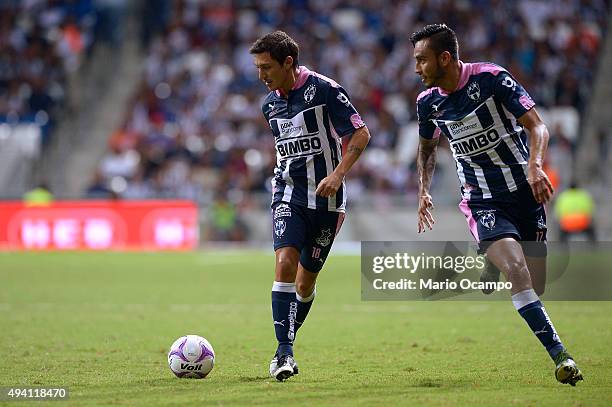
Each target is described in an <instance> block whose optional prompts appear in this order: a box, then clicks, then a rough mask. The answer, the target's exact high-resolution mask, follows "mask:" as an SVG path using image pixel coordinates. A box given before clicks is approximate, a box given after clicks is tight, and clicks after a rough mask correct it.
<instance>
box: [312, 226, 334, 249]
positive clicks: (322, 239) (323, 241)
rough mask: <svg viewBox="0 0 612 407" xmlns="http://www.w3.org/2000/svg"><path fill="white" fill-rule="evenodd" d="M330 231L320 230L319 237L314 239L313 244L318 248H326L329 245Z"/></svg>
mask: <svg viewBox="0 0 612 407" xmlns="http://www.w3.org/2000/svg"><path fill="white" fill-rule="evenodd" d="M330 237H331V229H323V230H321V236H319V237H318V238H316V240H315V243H316V244H318V245H319V246H322V247H326V246H329V244H330V243H331V239H330Z"/></svg>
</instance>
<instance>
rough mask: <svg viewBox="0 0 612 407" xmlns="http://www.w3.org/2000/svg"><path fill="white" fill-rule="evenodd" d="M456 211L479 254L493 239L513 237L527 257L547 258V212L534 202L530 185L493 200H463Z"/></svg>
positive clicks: (485, 249) (483, 251) (542, 206)
mask: <svg viewBox="0 0 612 407" xmlns="http://www.w3.org/2000/svg"><path fill="white" fill-rule="evenodd" d="M459 209H461V212H463V214H464V215H465V218H466V220H467V222H468V226H469V228H470V232H471V233H472V236H474V239H476V241H477V242H478V245H479V252H480V253H486V251H487V248H488V247H489V245H490V244H491V243H492V242H494V241H496V240H499V239H501V238H504V237H513V238H515V239H516V240H517V241H519V242H521V246H523V252H524V253H525V255H526V256H531V257H544V256H546V254H547V252H546V211H545V209H544V205H542V204H539V203H538V202H537V201H536V200H535V198H534V196H533V192H532V191H531V187H530V186H529V184H525V185H523V186H521V187H519V188H518V189H517V190H516V191H514V192H509V193H508V194H504V195H503V196H501V197H496V198H493V199H480V200H465V199H464V200H462V201H461V203H460V204H459Z"/></svg>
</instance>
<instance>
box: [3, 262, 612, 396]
mask: <svg viewBox="0 0 612 407" xmlns="http://www.w3.org/2000/svg"><path fill="white" fill-rule="evenodd" d="M273 263H274V260H273V255H272V252H271V251H270V252H269V253H261V252H246V251H244V252H242V251H236V252H217V253H216V252H197V253H187V254H168V253H148V254H137V253H29V254H28V253H0V348H1V349H2V357H1V359H0V386H67V387H68V388H69V389H70V398H69V399H68V400H67V401H59V402H56V403H57V404H53V405H58V406H59V405H62V406H63V405H78V406H82V405H105V406H108V405H125V406H133V405H145V406H154V405H202V404H206V405H222V406H225V405H227V406H232V405H282V406H293V405H302V406H315V405H316V406H318V405H333V406H352V407H353V406H373V405H383V406H394V405H419V406H420V405H427V406H454V405H457V406H492V405H496V406H497V405H510V406H595V405H600V406H609V405H612V374H611V373H610V366H612V352H610V347H611V344H612V332H611V326H612V323H611V322H612V316H611V315H612V302H547V303H546V306H547V309H548V312H549V314H550V315H551V318H552V320H553V322H554V323H555V325H556V328H557V331H558V332H559V334H560V336H561V339H562V340H563V341H564V342H565V344H566V345H567V346H568V348H569V350H570V351H571V352H572V353H573V354H574V356H575V357H576V360H577V361H578V363H579V365H580V367H581V369H582V371H583V373H584V376H585V381H584V382H581V383H579V384H578V386H577V387H575V388H571V387H569V386H564V385H561V384H558V383H557V382H556V381H555V379H554V375H553V364H552V362H551V361H550V360H549V358H548V356H547V354H546V352H545V351H544V349H543V348H542V347H541V346H540V344H539V342H538V341H537V339H536V338H535V337H534V336H533V334H532V333H531V332H530V331H529V329H528V327H527V326H526V324H525V323H524V321H523V320H522V319H521V318H520V317H519V316H518V314H517V313H516V311H515V310H514V308H513V307H512V305H511V303H510V301H507V302H499V301H498V302H484V301H483V302H470V301H445V302H362V301H361V300H360V286H359V285H360V272H359V258H358V257H357V256H339V255H333V254H332V256H330V259H329V260H328V263H327V265H326V268H325V269H324V271H323V272H322V275H321V278H320V280H319V285H318V295H317V298H316V301H315V304H314V306H313V309H312V310H311V313H310V316H309V318H308V320H307V321H306V323H305V324H304V327H303V328H302V329H301V330H300V332H299V335H298V338H297V342H296V348H295V351H296V359H297V361H298V363H299V365H300V374H299V375H298V376H296V377H294V378H292V379H291V380H289V381H288V382H285V383H278V382H276V381H275V380H274V379H272V378H269V377H268V363H269V360H270V358H271V357H272V355H273V353H274V349H275V338H274V333H273V327H272V323H271V322H272V321H271V315H270V288H271V285H272V280H273V272H272V267H273ZM188 333H194V334H199V335H202V336H205V337H206V338H208V339H209V340H210V341H211V343H212V344H213V346H214V348H215V351H216V354H217V360H216V366H215V368H214V370H213V371H212V373H211V375H210V376H209V377H208V378H207V379H205V380H184V379H178V378H176V377H174V376H173V375H172V373H171V372H170V370H169V369H168V366H167V362H166V353H167V351H168V347H169V346H170V344H171V343H172V342H173V341H174V340H175V339H176V338H177V337H179V336H182V335H184V334H188ZM0 404H1V402H0ZM5 404H6V405H17V404H13V403H12V402H10V403H9V402H6V403H5ZM27 404H32V405H41V404H40V402H32V403H18V405H27ZM43 404H46V403H43Z"/></svg>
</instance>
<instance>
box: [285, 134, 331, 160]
mask: <svg viewBox="0 0 612 407" xmlns="http://www.w3.org/2000/svg"><path fill="white" fill-rule="evenodd" d="M276 151H278V154H280V156H281V158H289V157H298V156H303V155H311V154H316V153H319V152H321V140H320V139H319V137H317V136H312V137H307V138H299V139H296V140H289V141H284V142H279V143H278V144H276Z"/></svg>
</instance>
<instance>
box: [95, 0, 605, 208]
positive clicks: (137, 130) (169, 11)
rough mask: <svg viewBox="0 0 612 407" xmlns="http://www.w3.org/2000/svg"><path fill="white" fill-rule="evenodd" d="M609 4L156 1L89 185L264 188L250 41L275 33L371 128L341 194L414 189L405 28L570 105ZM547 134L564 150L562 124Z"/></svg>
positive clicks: (145, 190) (548, 103) (268, 143)
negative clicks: (441, 34) (136, 73)
mask: <svg viewBox="0 0 612 407" xmlns="http://www.w3.org/2000/svg"><path fill="white" fill-rule="evenodd" d="M147 3H148V2H147ZM153 3H154V4H153ZM608 7H609V3H608V1H604V0H559V1H554V2H549V1H540V0H521V1H516V2H505V1H501V0H491V1H489V0H487V1H484V0H471V1H467V0H464V1H452V0H430V1H389V2H385V3H384V7H381V3H380V2H378V1H374V0H372V1H367V0H365V1H339V0H301V1H299V0H296V1H283V0H264V1H257V2H255V1H246V0H245V1H221V2H219V1H206V0H202V1H195V0H194V1H187V0H185V1H167V0H154V1H152V3H151V4H149V5H148V6H146V7H145V8H144V9H143V11H142V15H141V18H142V21H143V24H142V27H143V30H142V32H141V34H142V35H141V42H142V45H143V47H144V49H145V52H146V58H145V59H144V61H143V67H142V69H143V74H142V83H140V85H139V86H138V91H137V92H136V94H135V95H134V97H133V99H132V101H131V103H130V105H129V106H127V107H126V112H127V113H126V116H125V120H124V121H123V125H122V126H121V127H120V128H119V129H117V131H116V132H115V133H114V134H113V135H112V136H111V137H110V139H109V150H108V153H107V154H106V155H105V157H104V158H103V159H102V160H101V162H100V164H99V167H98V172H97V173H96V176H95V181H94V182H93V184H92V185H91V187H90V189H89V191H88V194H89V196H104V195H105V194H112V195H114V196H117V195H118V196H120V197H123V198H128V199H130V198H151V197H158V198H159V197H161V198H171V197H172V198H175V197H176V198H187V199H194V200H197V201H199V202H200V203H202V204H212V203H213V202H216V199H217V198H216V197H218V196H220V195H222V196H223V197H224V198H223V203H224V204H225V203H226V202H230V203H232V204H233V205H248V204H249V197H251V196H252V194H251V193H252V192H258V191H262V192H264V191H269V189H270V177H271V175H272V169H273V166H274V161H275V152H274V144H273V140H272V137H271V133H270V131H269V128H268V125H267V123H266V122H265V121H264V120H263V118H262V115H261V107H260V103H261V100H262V97H263V96H264V95H265V93H266V92H267V91H266V88H265V87H264V85H263V84H261V83H259V82H258V80H257V73H256V71H255V69H254V66H253V63H252V57H251V55H250V54H249V52H248V49H249V47H250V45H251V44H252V43H253V41H255V39H256V38H257V37H259V36H260V35H262V34H264V33H267V32H270V31H273V30H275V29H282V30H285V31H287V32H288V33H289V34H290V35H291V36H293V37H294V38H295V39H296V40H297V42H298V43H299V44H300V61H299V62H300V63H301V64H304V65H307V66H309V67H310V68H311V69H314V70H317V71H319V72H321V73H323V74H325V75H326V76H330V77H332V78H334V79H336V80H337V81H338V82H340V83H341V84H342V86H343V87H344V88H345V89H347V91H348V92H349V94H350V96H351V98H352V101H353V103H354V105H355V106H356V107H357V109H358V110H359V111H360V112H361V115H362V117H363V118H364V120H365V122H366V123H367V125H368V127H369V128H370V132H371V134H372V136H373V137H372V140H371V144H370V146H369V148H368V150H367V151H366V154H365V157H364V159H363V160H361V161H360V162H359V163H358V164H357V165H356V166H355V167H354V170H353V171H352V173H351V174H350V180H349V189H350V191H351V194H352V195H351V196H353V197H357V196H359V195H360V194H359V191H362V190H367V191H370V192H373V193H378V192H387V191H390V192H394V191H395V192H406V191H407V190H411V189H413V188H415V186H416V177H415V171H414V170H415V168H414V163H413V159H414V157H401V156H400V155H401V154H396V153H397V151H398V143H399V140H400V138H401V137H402V134H404V133H405V129H406V128H407V126H409V124H410V123H411V122H413V121H414V120H415V111H414V101H415V99H416V96H417V95H418V93H419V92H420V91H421V90H423V88H422V84H421V83H420V81H419V80H418V77H417V76H416V75H415V74H414V63H413V58H412V51H413V47H412V45H411V44H410V42H409V40H408V38H409V36H410V34H411V33H412V32H413V31H415V30H417V29H419V28H420V27H422V26H423V25H425V24H427V23H431V22H446V23H447V24H449V25H450V26H451V27H453V28H454V29H455V30H456V32H457V34H458V36H459V40H460V58H461V59H462V60H465V61H476V60H479V61H493V62H495V63H497V64H500V65H502V66H505V67H506V68H508V69H509V70H510V71H511V72H512V74H513V75H514V76H515V77H516V78H517V79H518V80H519V81H520V82H521V83H522V84H523V85H524V86H525V87H526V88H527V90H528V91H529V92H530V93H531V95H532V96H533V98H534V99H535V100H536V102H537V103H538V105H539V106H541V107H544V108H546V107H552V106H571V107H574V108H575V109H577V110H578V111H579V112H580V111H582V110H583V109H584V107H585V105H586V103H588V94H589V92H590V91H591V83H592V79H593V78H594V74H595V71H596V68H597V62H598V60H597V57H598V50H599V48H600V45H601V41H602V39H603V38H604V36H605V27H606V19H607V15H608ZM551 131H552V132H553V133H559V137H555V134H553V139H554V140H559V142H558V143H559V144H560V146H558V147H559V148H561V149H566V150H567V151H569V152H570V154H571V151H572V143H573V142H572V141H570V140H568V139H567V138H565V137H563V134H562V133H563V129H551ZM555 143H557V141H553V144H555ZM552 150H553V151H554V148H553V149H552ZM553 170H554V169H553ZM567 182H569V180H568V181H567Z"/></svg>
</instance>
